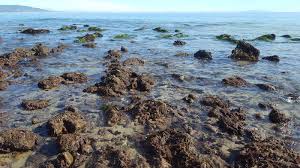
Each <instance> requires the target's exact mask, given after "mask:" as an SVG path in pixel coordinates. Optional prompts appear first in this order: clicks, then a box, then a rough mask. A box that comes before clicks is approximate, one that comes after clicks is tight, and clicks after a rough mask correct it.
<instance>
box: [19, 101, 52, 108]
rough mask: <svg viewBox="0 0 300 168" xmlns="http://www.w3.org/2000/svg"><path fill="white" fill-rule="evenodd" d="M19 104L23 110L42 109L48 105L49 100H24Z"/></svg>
mask: <svg viewBox="0 0 300 168" xmlns="http://www.w3.org/2000/svg"><path fill="white" fill-rule="evenodd" d="M21 105H22V107H23V108H24V109H25V110H37V109H43V108H46V107H48V106H49V100H24V101H23V102H22V104H21Z"/></svg>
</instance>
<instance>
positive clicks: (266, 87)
mask: <svg viewBox="0 0 300 168" xmlns="http://www.w3.org/2000/svg"><path fill="white" fill-rule="evenodd" d="M255 85H256V86H257V87H259V88H260V89H262V90H265V91H275V90H276V87H275V86H273V85H272V84H255Z"/></svg>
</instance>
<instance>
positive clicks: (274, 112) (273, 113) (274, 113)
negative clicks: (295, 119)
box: [269, 109, 289, 123]
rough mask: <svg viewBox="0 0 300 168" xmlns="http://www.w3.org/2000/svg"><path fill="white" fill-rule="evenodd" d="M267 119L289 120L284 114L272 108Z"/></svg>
mask: <svg viewBox="0 0 300 168" xmlns="http://www.w3.org/2000/svg"><path fill="white" fill-rule="evenodd" d="M269 119H270V121H271V122H272V123H285V122H288V121H289V119H288V118H287V117H286V116H285V114H284V113H282V112H280V111H279V110H277V109H273V110H272V111H271V112H270V114H269Z"/></svg>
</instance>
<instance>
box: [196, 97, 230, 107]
mask: <svg viewBox="0 0 300 168" xmlns="http://www.w3.org/2000/svg"><path fill="white" fill-rule="evenodd" d="M201 103H202V104H203V105H205V106H210V107H221V108H228V107H229V102H228V101H224V100H222V99H221V98H219V97H217V96H206V97H204V98H203V99H202V100H201Z"/></svg>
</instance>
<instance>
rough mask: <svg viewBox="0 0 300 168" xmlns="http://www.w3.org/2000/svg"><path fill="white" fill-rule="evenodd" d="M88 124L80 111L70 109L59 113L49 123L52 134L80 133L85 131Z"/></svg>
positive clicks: (50, 133)
mask: <svg viewBox="0 0 300 168" xmlns="http://www.w3.org/2000/svg"><path fill="white" fill-rule="evenodd" d="M86 125H87V122H86V120H85V119H84V117H83V116H82V115H81V114H80V113H77V112H69V111H67V112H64V113H61V114H58V115H57V116H55V117H53V118H51V119H50V120H49V121H48V123H47V127H48V128H49V135H51V136H58V135H62V134H69V133H78V132H81V131H83V130H84V129H85V127H86Z"/></svg>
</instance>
